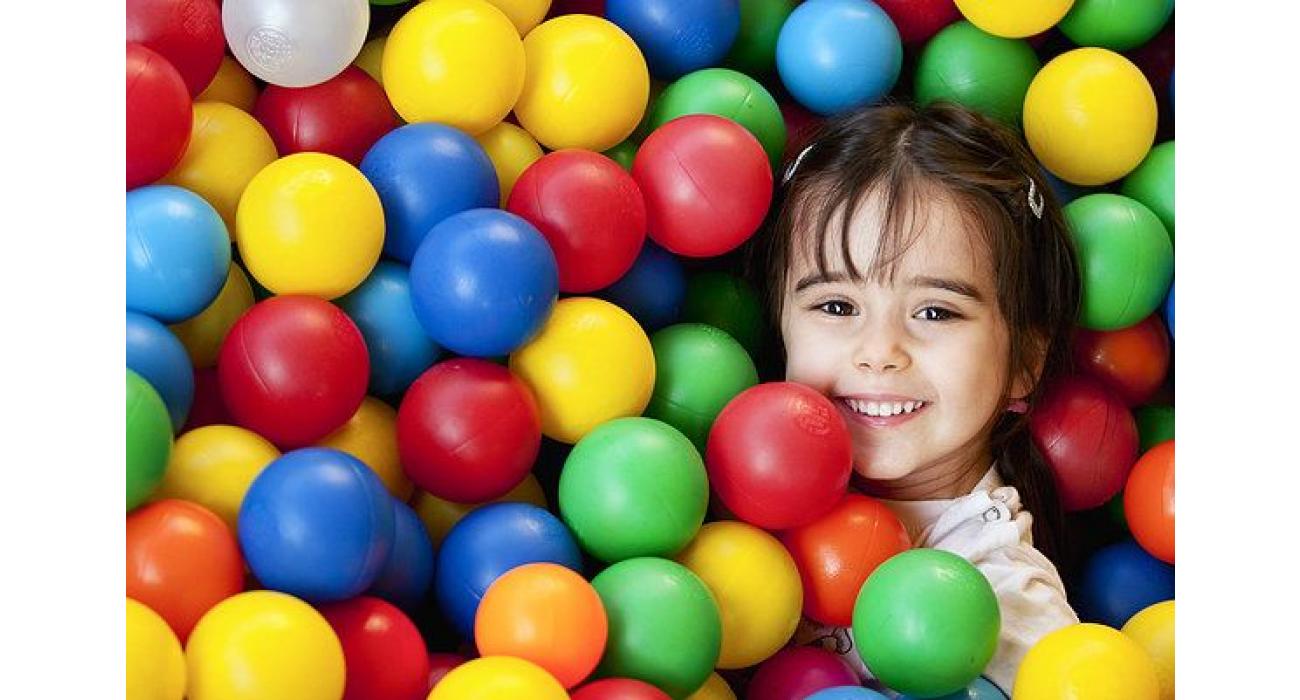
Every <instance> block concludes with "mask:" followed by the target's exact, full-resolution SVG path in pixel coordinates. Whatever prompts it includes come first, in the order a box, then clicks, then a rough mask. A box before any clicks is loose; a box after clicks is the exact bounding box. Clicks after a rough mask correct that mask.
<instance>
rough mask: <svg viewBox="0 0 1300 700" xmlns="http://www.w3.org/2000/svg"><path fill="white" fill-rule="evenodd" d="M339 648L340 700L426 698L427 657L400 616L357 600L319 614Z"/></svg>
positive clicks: (417, 637)
mask: <svg viewBox="0 0 1300 700" xmlns="http://www.w3.org/2000/svg"><path fill="white" fill-rule="evenodd" d="M320 612H321V615H324V616H325V619H326V620H327V621H328V622H329V623H330V627H333V628H334V634H336V635H338V638H339V642H340V643H341V644H342V645H343V659H344V662H345V664H346V666H347V685H346V686H345V687H344V690H343V700H421V699H422V698H424V697H425V696H426V695H427V694H428V685H429V651H428V649H426V648H425V646H424V638H423V637H421V636H420V631H419V630H418V629H416V628H415V624H414V623H412V622H411V620H410V618H408V617H407V616H406V615H405V614H404V613H403V612H402V611H401V610H398V609H397V608H396V607H395V606H393V605H392V604H390V603H386V602H384V601H382V600H380V599H378V598H371V597H369V596H359V597H357V598H352V599H351V600H345V601H342V602H339V603H330V604H328V605H323V606H321V608H320Z"/></svg>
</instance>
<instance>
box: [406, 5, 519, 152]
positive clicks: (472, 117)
mask: <svg viewBox="0 0 1300 700" xmlns="http://www.w3.org/2000/svg"><path fill="white" fill-rule="evenodd" d="M383 78H384V79H383V84H384V90H386V91H387V92H388V99H389V100H391V101H392V103H393V108H394V109H396V110H397V113H398V114H400V115H402V119H404V120H406V121H408V122H411V123H414V122H440V123H443V124H447V125H449V126H454V127H456V128H458V129H462V130H464V131H466V132H468V133H470V134H481V133H483V132H484V131H487V130H488V129H491V128H492V127H494V126H496V125H497V124H498V123H499V122H500V121H501V120H502V119H503V118H505V116H506V114H508V113H509V112H510V109H511V108H512V107H514V106H515V102H516V100H518V99H519V96H520V90H521V89H523V86H524V47H523V44H522V42H521V41H520V39H519V32H518V31H516V29H515V26H514V24H512V23H511V22H510V19H509V18H508V17H506V15H505V14H504V13H502V12H501V10H499V9H497V8H496V7H493V6H492V5H491V4H490V3H488V2H485V1H484V0H441V1H440V2H426V3H420V4H418V5H416V6H415V7H413V8H411V9H410V10H409V11H408V12H407V13H406V14H404V15H402V18H401V19H399V20H398V21H397V24H396V25H394V26H393V29H392V31H391V32H389V34H388V43H387V44H386V45H385V47H384V60H383ZM529 131H531V129H530V130H529Z"/></svg>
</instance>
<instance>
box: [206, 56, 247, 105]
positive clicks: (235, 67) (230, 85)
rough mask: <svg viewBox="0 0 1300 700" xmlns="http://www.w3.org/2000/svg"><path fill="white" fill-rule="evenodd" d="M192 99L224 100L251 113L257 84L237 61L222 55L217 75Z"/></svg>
mask: <svg viewBox="0 0 1300 700" xmlns="http://www.w3.org/2000/svg"><path fill="white" fill-rule="evenodd" d="M194 101H195V102H224V103H226V104H228V105H231V106H232V107H238V108H240V109H241V110H243V111H245V112H248V113H249V114H252V113H253V105H255V104H257V85H255V84H254V83H253V76H251V75H249V74H248V71H246V70H244V67H243V66H241V65H239V61H236V60H235V59H233V58H231V57H230V56H222V57H221V66H220V67H218V68H217V75H216V76H215V77H214V78H213V79H212V82H210V83H208V86H207V87H206V88H204V89H203V92H201V93H199V96H198V97H195V98H194Z"/></svg>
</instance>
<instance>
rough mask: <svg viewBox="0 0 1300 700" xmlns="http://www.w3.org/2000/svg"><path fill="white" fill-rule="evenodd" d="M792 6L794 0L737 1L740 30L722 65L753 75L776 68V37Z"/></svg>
mask: <svg viewBox="0 0 1300 700" xmlns="http://www.w3.org/2000/svg"><path fill="white" fill-rule="evenodd" d="M794 5H795V2H794V0H740V33H738V34H737V35H736V41H735V43H733V44H732V45H731V52H730V53H728V54H727V58H726V64H727V65H729V66H731V67H732V68H735V69H736V70H738V71H741V72H742V73H748V74H749V75H753V76H762V75H767V74H769V73H771V72H772V70H773V69H774V68H776V40H777V37H779V36H780V35H781V27H782V25H784V24H785V20H786V18H787V17H789V16H790V13H791V12H793V11H794Z"/></svg>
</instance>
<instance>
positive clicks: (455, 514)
mask: <svg viewBox="0 0 1300 700" xmlns="http://www.w3.org/2000/svg"><path fill="white" fill-rule="evenodd" d="M487 503H531V504H533V505H535V506H537V507H539V508H545V507H546V494H544V493H542V485H541V484H539V483H537V477H535V476H533V475H532V474H529V475H528V476H526V477H524V480H523V481H521V482H519V485H518V486H516V487H514V488H513V489H510V491H509V492H508V493H506V495H504V496H502V497H500V498H498V499H496V500H493V501H487ZM481 505H486V504H485V503H456V502H455V501H447V500H443V499H441V498H438V497H437V496H434V495H433V494H431V493H428V492H427V491H419V492H417V493H416V496H415V514H416V515H418V516H420V520H422V521H423V522H424V529H425V530H427V531H428V532H429V539H431V540H433V544H434V546H437V545H438V544H440V543H441V542H442V540H443V538H445V537H446V536H447V533H448V532H451V528H452V527H454V526H455V525H456V523H458V522H460V519H461V518H463V517H465V516H466V515H467V514H468V513H469V512H470V511H471V510H474V509H475V508H478V507H479V506H481Z"/></svg>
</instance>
